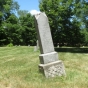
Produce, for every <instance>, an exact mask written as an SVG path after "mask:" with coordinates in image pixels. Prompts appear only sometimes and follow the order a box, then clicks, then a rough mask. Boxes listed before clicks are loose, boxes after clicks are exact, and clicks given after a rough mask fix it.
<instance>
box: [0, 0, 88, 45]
mask: <svg viewBox="0 0 88 88" xmlns="http://www.w3.org/2000/svg"><path fill="white" fill-rule="evenodd" d="M19 8H20V6H19V4H18V3H17V2H16V1H15V0H0V46H3V45H8V44H13V45H35V44H36V40H37V38H36V30H35V25H34V18H33V16H32V15H31V14H30V13H28V11H27V10H20V9H19ZM39 8H40V11H41V12H45V13H46V15H47V16H48V19H49V24H50V28H51V33H52V38H53V42H54V45H55V46H57V45H58V44H59V45H69V46H76V45H81V44H82V45H87V44H88V25H87V24H88V11H87V9H88V1H87V0H39Z"/></svg>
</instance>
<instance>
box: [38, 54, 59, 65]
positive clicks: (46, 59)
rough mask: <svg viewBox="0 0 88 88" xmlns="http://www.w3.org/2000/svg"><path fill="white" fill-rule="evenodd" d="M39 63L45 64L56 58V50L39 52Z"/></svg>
mask: <svg viewBox="0 0 88 88" xmlns="http://www.w3.org/2000/svg"><path fill="white" fill-rule="evenodd" d="M39 58H40V63H41V64H47V63H50V62H54V61H57V60H58V53H57V52H51V53H47V54H41V55H39Z"/></svg>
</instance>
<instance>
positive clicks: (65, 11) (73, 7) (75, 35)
mask: <svg viewBox="0 0 88 88" xmlns="http://www.w3.org/2000/svg"><path fill="white" fill-rule="evenodd" d="M80 4H83V3H82V2H79V1H78V2H77V1H74V0H70V1H69V0H48V1H47V0H40V5H39V6H40V10H41V11H44V12H45V13H46V14H47V16H48V18H49V24H50V28H51V33H52V38H53V41H54V43H55V44H56V45H57V43H59V44H62V45H64V43H66V44H68V45H72V46H74V45H76V44H79V43H83V41H84V40H83V39H84V35H83V34H81V32H80V31H81V28H80V27H81V24H82V23H81V22H80V21H79V19H78V14H79V12H80V10H81V9H80V6H81V5H80ZM79 18H81V16H79Z"/></svg>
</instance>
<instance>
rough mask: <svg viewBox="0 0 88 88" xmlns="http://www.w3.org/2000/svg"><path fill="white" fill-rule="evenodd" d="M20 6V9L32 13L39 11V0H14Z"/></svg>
mask: <svg viewBox="0 0 88 88" xmlns="http://www.w3.org/2000/svg"><path fill="white" fill-rule="evenodd" d="M15 1H17V2H18V4H19V6H20V10H27V11H28V12H30V13H31V14H32V15H34V14H36V13H39V12H40V11H39V0H15Z"/></svg>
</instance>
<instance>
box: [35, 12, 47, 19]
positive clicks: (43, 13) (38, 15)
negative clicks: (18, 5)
mask: <svg viewBox="0 0 88 88" xmlns="http://www.w3.org/2000/svg"><path fill="white" fill-rule="evenodd" d="M41 15H43V16H46V14H45V12H40V13H38V14H35V18H36V19H38V18H39V17H40V16H41ZM46 17H47V16H46Z"/></svg>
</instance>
